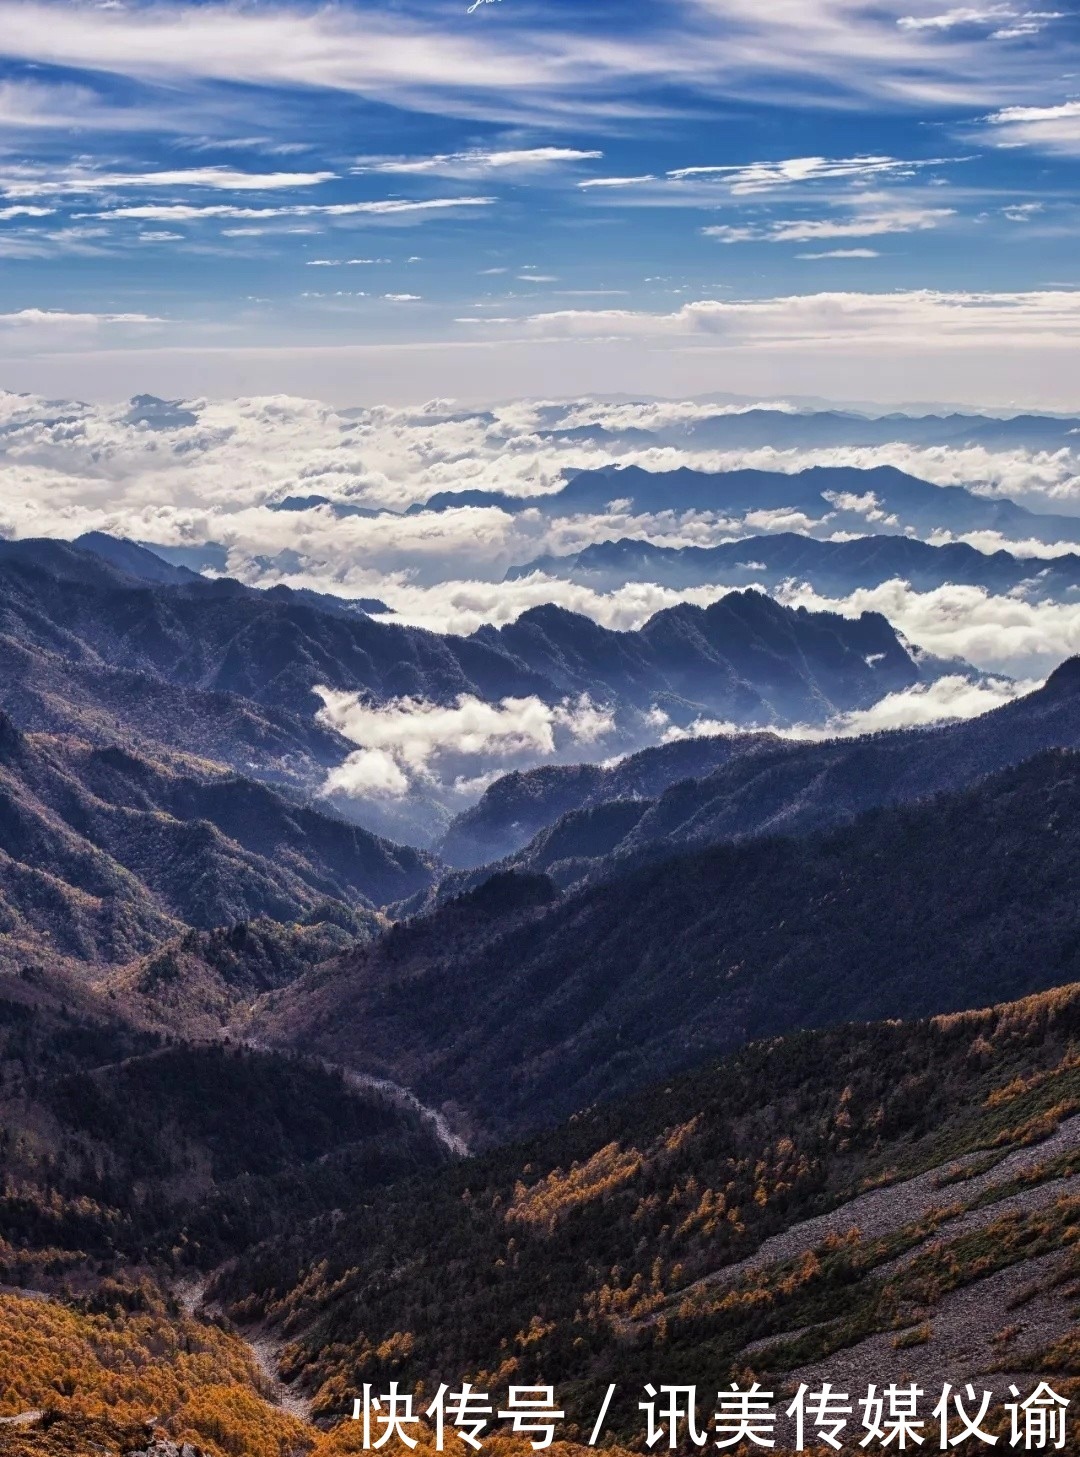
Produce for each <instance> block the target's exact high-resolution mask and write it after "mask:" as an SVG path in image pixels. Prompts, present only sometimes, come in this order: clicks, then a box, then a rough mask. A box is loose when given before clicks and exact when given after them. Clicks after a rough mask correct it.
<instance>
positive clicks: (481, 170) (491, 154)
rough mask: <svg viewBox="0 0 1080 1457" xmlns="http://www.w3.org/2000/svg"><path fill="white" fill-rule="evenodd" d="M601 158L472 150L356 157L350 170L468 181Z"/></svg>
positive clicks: (556, 150) (547, 150)
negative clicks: (398, 155) (416, 155)
mask: <svg viewBox="0 0 1080 1457" xmlns="http://www.w3.org/2000/svg"><path fill="white" fill-rule="evenodd" d="M603 155H604V154H603V152H597V151H580V150H578V149H577V148H574V147H518V148H503V149H498V148H496V149H484V148H480V147H474V148H472V149H470V150H469V151H465V152H442V153H438V154H436V155H435V156H431V157H358V158H357V160H356V163H355V165H354V166H353V168H352V171H353V172H356V173H364V172H379V173H391V174H400V175H404V176H434V177H465V178H467V177H481V176H484V175H487V174H490V173H504V174H510V173H517V172H537V171H546V170H548V169H551V168H554V167H558V166H565V165H566V164H567V163H571V162H588V161H592V160H595V159H598V158H601V157H603Z"/></svg>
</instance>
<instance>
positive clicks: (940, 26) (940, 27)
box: [896, 5, 1065, 40]
mask: <svg viewBox="0 0 1080 1457" xmlns="http://www.w3.org/2000/svg"><path fill="white" fill-rule="evenodd" d="M1064 19H1065V12H1064V11H1062V10H1018V9H1017V8H1016V7H1015V6H1012V5H985V6H977V5H957V6H954V7H953V9H951V10H943V11H940V12H939V13H938V14H930V15H901V16H900V18H899V19H898V20H897V22H896V23H897V25H898V26H899V27H900V29H901V30H907V31H937V32H939V33H942V32H950V31H956V30H967V29H974V30H980V31H988V32H989V34H990V38H991V39H992V40H1015V39H1018V38H1020V37H1022V36H1031V35H1038V34H1039V32H1040V31H1042V30H1044V29H1045V28H1046V27H1047V26H1048V25H1049V24H1050V23H1051V22H1052V21H1055V20H1064Z"/></svg>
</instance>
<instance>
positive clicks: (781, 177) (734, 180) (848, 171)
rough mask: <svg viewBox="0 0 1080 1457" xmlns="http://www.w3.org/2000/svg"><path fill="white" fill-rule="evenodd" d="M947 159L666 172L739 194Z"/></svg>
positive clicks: (899, 172)
mask: <svg viewBox="0 0 1080 1457" xmlns="http://www.w3.org/2000/svg"><path fill="white" fill-rule="evenodd" d="M945 160H946V159H944V158H941V157H936V158H933V159H929V160H923V161H914V162H913V161H902V160H900V159H899V158H897V157H883V156H875V155H872V154H867V155H864V156H858V157H788V158H786V159H785V160H784V161H781V162H749V163H741V164H734V165H731V164H729V165H725V166H710V167H679V168H676V169H675V170H674V171H672V172H668V173H667V174H666V175H667V176H668V177H669V178H671V179H672V180H673V181H675V182H688V181H697V180H701V179H709V178H716V179H717V180H720V181H722V182H724V183H725V184H726V186H727V187H728V188H729V189H730V190H731V192H732V193H734V194H736V195H740V194H749V193H756V192H771V191H773V190H774V189H776V188H782V187H789V186H791V185H792V184H793V183H807V182H834V181H837V180H838V179H844V180H848V179H855V180H859V181H865V180H867V179H869V178H872V177H873V178H880V177H892V178H900V177H912V176H914V175H915V173H916V172H918V171H919V170H921V169H925V168H927V167H938V166H940V165H941V164H942V163H943V161H945Z"/></svg>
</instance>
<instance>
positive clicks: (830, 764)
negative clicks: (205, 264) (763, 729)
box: [440, 658, 1080, 895]
mask: <svg viewBox="0 0 1080 1457" xmlns="http://www.w3.org/2000/svg"><path fill="white" fill-rule="evenodd" d="M1078 746H1080V659H1078V658H1071V659H1069V660H1068V661H1066V662H1065V663H1063V664H1062V665H1061V667H1060V668H1058V669H1056V670H1055V672H1054V673H1052V674H1051V676H1050V678H1049V679H1048V680H1047V682H1046V684H1045V685H1044V686H1043V687H1042V688H1040V689H1037V690H1036V691H1035V692H1033V693H1030V694H1027V695H1026V696H1025V697H1023V698H1019V699H1016V700H1015V701H1013V702H1012V703H1008V704H1005V705H1003V706H1002V707H1001V708H997V709H994V710H992V711H991V712H990V713H986V714H982V715H980V716H979V717H978V718H974V719H968V720H965V721H962V722H958V723H950V724H942V725H934V726H933V727H930V728H925V729H904V730H897V731H895V732H889V733H878V734H870V735H865V736H862V737H858V738H849V739H832V740H827V741H825V742H815V741H807V740H790V739H789V740H784V739H780V738H778V737H777V736H775V735H772V734H767V733H766V734H748V735H736V736H734V737H723V736H722V737H719V738H716V739H704V740H698V741H693V742H692V743H687V742H685V741H682V742H677V743H673V744H666V745H662V746H660V747H658V748H655V749H651V750H648V751H646V752H645V753H643V754H639V755H635V756H634V757H632V758H629V759H626V760H624V761H622V762H621V763H620V764H618V765H616V766H614V767H613V768H610V769H600V768H597V767H594V766H573V767H563V766H558V765H552V766H547V767H544V768H541V769H534V770H530V771H528V772H525V773H520V774H509V775H506V776H504V777H503V778H501V779H497V780H496V781H495V782H494V784H492V785H491V786H490V787H489V788H488V789H487V790H485V792H484V794H483V796H482V797H481V799H480V800H479V801H478V803H477V804H476V805H474V806H473V808H472V809H471V810H468V811H466V812H465V813H464V814H462V815H460V816H458V818H457V819H456V820H455V821H454V822H453V823H452V824H451V826H450V828H449V830H448V831H447V834H446V836H445V838H444V840H443V842H442V845H443V849H444V853H445V855H446V858H447V859H448V860H450V862H451V863H459V864H460V863H468V862H469V858H470V857H472V858H473V863H475V857H476V856H478V855H479V854H480V852H481V850H482V847H483V845H484V844H485V843H488V844H490V845H491V846H492V847H493V849H492V854H490V855H489V856H487V857H485V858H487V859H488V860H497V859H498V856H499V848H500V847H501V846H503V845H506V844H507V843H508V842H509V843H513V842H514V841H515V840H516V841H517V842H518V844H519V845H521V846H522V848H521V849H520V851H519V852H517V853H511V855H510V856H509V857H508V858H507V859H506V860H505V861H504V863H503V865H502V866H501V867H500V868H504V869H505V868H521V869H530V870H542V871H551V872H552V873H554V874H555V875H556V877H557V878H559V879H560V880H563V881H569V880H573V879H576V878H580V877H581V876H582V875H602V874H607V873H612V872H613V871H618V870H620V869H624V868H627V866H628V864H631V863H633V861H632V858H630V857H633V856H636V855H639V854H640V853H642V852H648V853H653V852H656V853H660V852H663V851H664V850H665V849H668V850H670V849H672V848H675V847H678V846H681V845H693V844H707V843H712V842H715V841H719V840H725V839H733V838H739V837H744V836H749V835H756V834H764V833H785V834H786V833H806V832H807V831H809V830H813V829H820V828H824V827H826V826H828V825H834V824H838V823H843V822H844V821H845V820H848V819H850V818H851V817H852V816H853V815H855V814H858V813H860V812H861V811H863V810H866V809H869V808H871V807H873V806H875V805H879V804H896V803H904V802H907V801H911V800H917V799H920V798H924V797H925V796H927V795H929V794H933V793H935V792H937V791H940V790H945V789H955V788H959V787H961V786H962V785H965V784H969V783H971V782H973V781H974V780H976V779H978V778H980V777H981V776H982V775H984V774H989V773H992V772H993V771H994V770H997V769H1001V768H1005V767H1006V766H1008V765H1010V764H1017V763H1020V762H1021V761H1022V760H1024V759H1026V758H1029V757H1031V756H1032V755H1033V754H1036V753H1039V752H1040V751H1041V750H1043V749H1049V748H1075V747H1078ZM710 758H713V759H714V762H715V768H713V769H712V770H711V771H707V772H705V773H704V774H703V773H702V772H701V769H700V768H699V767H698V766H700V765H703V764H704V765H707V763H708V760H709V759H710ZM695 759H696V763H695ZM665 780H666V781H667V783H666V784H665ZM651 786H656V788H652V787H651ZM657 789H659V790H660V791H661V792H660V793H657ZM620 799H621V800H633V801H635V802H636V808H635V810H633V811H631V810H630V808H629V806H627V807H626V808H625V809H624V810H623V811H622V814H623V820H622V821H620V823H623V824H625V825H626V828H625V830H624V832H623V834H621V835H619V836H618V837H617V838H616V839H615V840H614V841H611V842H610V843H607V844H606V847H605V848H604V849H603V850H602V851H599V852H597V851H595V850H593V849H591V848H590V845H595V844H596V843H602V844H603V843H604V841H605V835H606V834H607V830H606V826H607V825H608V824H609V823H610V822H611V819H612V816H611V814H609V813H608V812H606V811H605V810H604V808H603V806H604V805H605V804H606V803H607V802H609V801H613V800H620ZM563 816H565V817H566V818H565V819H563V818H562V817H563ZM530 831H531V832H533V833H534V834H535V835H536V839H535V840H534V842H533V843H531V844H525V843H524V842H525V837H526V836H527V835H528V834H529V832H530ZM608 839H609V840H610V837H608ZM597 855H601V856H603V857H605V858H603V859H601V860H600V861H599V863H597V864H591V865H590V864H588V863H586V862H588V861H589V860H593V859H596V858H597ZM606 857H610V858H606ZM478 873H479V874H480V875H482V874H484V873H490V868H489V869H488V870H487V871H486V872H485V871H484V870H481V871H480V872H478ZM476 879H477V876H476V875H471V876H453V875H452V876H449V877H448V878H447V879H446V881H445V883H444V885H443V886H442V887H441V889H440V893H441V894H443V895H446V894H452V893H454V892H455V891H456V890H460V889H464V888H466V887H467V886H468V885H469V884H471V883H474V882H475V880H476Z"/></svg>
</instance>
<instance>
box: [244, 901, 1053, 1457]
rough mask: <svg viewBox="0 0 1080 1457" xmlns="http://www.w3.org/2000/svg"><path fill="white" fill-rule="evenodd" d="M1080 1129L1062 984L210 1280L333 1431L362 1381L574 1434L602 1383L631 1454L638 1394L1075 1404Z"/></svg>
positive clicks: (375, 1213) (795, 1062)
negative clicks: (957, 1391)
mask: <svg viewBox="0 0 1080 1457" xmlns="http://www.w3.org/2000/svg"><path fill="white" fill-rule="evenodd" d="M921 889H922V887H920V886H913V887H912V894H913V896H914V895H916V894H917V893H918V892H919V890H921ZM882 899H884V895H883V897H882ZM888 930H889V927H888V925H884V926H883V927H882V935H883V936H886V935H887V934H888ZM1078 1115H1080V989H1078V987H1077V986H1075V985H1073V986H1070V987H1066V988H1062V989H1059V990H1055V991H1052V992H1047V993H1043V994H1041V995H1038V996H1034V997H1031V998H1029V999H1027V1000H1025V1001H1021V1002H1018V1003H1011V1004H1007V1005H1002V1006H998V1007H996V1008H994V1009H992V1010H990V1011H980V1012H966V1013H962V1014H957V1015H953V1016H947V1017H938V1018H935V1019H933V1020H931V1021H923V1022H916V1023H913V1024H901V1023H898V1022H886V1023H874V1024H871V1025H869V1026H866V1025H862V1026H845V1027H839V1028H834V1029H831V1030H828V1031H818V1032H803V1033H798V1034H792V1035H789V1036H786V1037H784V1038H781V1039H778V1040H771V1041H766V1042H759V1043H756V1044H755V1045H754V1046H752V1047H749V1048H746V1049H744V1050H743V1051H741V1052H739V1053H736V1054H734V1055H733V1056H730V1057H728V1058H726V1059H725V1060H723V1061H721V1062H720V1063H719V1064H715V1065H712V1066H707V1067H704V1068H702V1069H700V1070H698V1071H696V1072H694V1073H692V1074H690V1075H688V1076H685V1077H680V1078H675V1079H669V1080H668V1081H667V1082H664V1083H659V1084H656V1085H655V1086H652V1087H650V1088H649V1089H647V1090H646V1091H639V1092H637V1093H636V1094H635V1095H634V1096H633V1097H632V1098H630V1099H629V1100H627V1101H625V1102H622V1103H618V1104H614V1105H607V1106H603V1107H599V1108H593V1109H590V1110H588V1111H586V1112H583V1113H580V1114H578V1115H576V1116H575V1117H574V1118H573V1119H571V1120H570V1121H569V1122H568V1123H566V1124H564V1125H563V1126H562V1127H560V1128H557V1129H555V1130H553V1131H551V1132H548V1133H544V1134H542V1135H540V1136H538V1137H535V1138H533V1139H532V1140H530V1141H529V1142H526V1143H522V1144H520V1145H517V1146H511V1147H507V1148H503V1149H500V1150H496V1151H494V1152H492V1153H490V1154H489V1155H486V1156H484V1157H482V1158H481V1159H479V1160H473V1161H470V1162H469V1163H466V1164H463V1165H460V1166H457V1167H455V1168H453V1169H451V1170H448V1171H446V1172H445V1173H444V1174H440V1175H436V1176H435V1177H433V1178H428V1179H426V1180H425V1181H423V1182H422V1183H416V1182H414V1183H410V1184H407V1185H404V1186H402V1187H400V1188H394V1189H391V1190H389V1191H387V1192H385V1193H384V1194H382V1195H380V1197H379V1198H378V1199H377V1200H372V1201H370V1202H368V1203H367V1204H366V1205H365V1206H364V1207H362V1208H359V1209H355V1210H353V1211H351V1212H350V1213H349V1214H348V1215H347V1216H346V1217H345V1218H344V1219H343V1220H338V1221H330V1220H326V1219H324V1220H322V1221H319V1222H317V1223H315V1224H313V1225H311V1226H310V1227H309V1228H307V1229H305V1230H303V1231H299V1232H298V1233H297V1234H296V1236H295V1237H291V1238H286V1239H282V1240H275V1241H273V1242H271V1243H269V1244H267V1245H264V1246H263V1247H262V1248H260V1249H256V1250H253V1251H250V1252H247V1253H245V1255H244V1256H243V1257H242V1258H241V1260H240V1261H239V1262H238V1263H237V1264H236V1265H234V1266H232V1267H231V1268H230V1269H228V1270H227V1271H224V1272H223V1273H222V1275H221V1277H220V1278H219V1280H218V1282H217V1285H218V1289H219V1291H220V1292H221V1293H222V1294H223V1295H224V1296H226V1297H227V1298H228V1299H229V1300H230V1301H231V1302H232V1305H231V1308H232V1309H233V1311H234V1313H236V1314H239V1315H242V1316H243V1317H244V1318H245V1319H248V1318H250V1317H251V1316H252V1315H253V1314H256V1313H258V1314H263V1315H266V1316H268V1317H269V1318H270V1319H271V1320H272V1321H273V1322H275V1323H276V1325H277V1326H278V1328H279V1329H280V1331H281V1333H282V1335H283V1336H285V1337H287V1338H288V1339H289V1340H290V1341H291V1343H292V1344H291V1345H290V1347H289V1352H288V1355H287V1358H286V1362H285V1371H286V1374H287V1375H289V1376H292V1377H294V1378H296V1379H297V1380H298V1381H299V1382H300V1383H301V1384H302V1385H303V1387H304V1388H305V1389H306V1390H308V1391H311V1392H313V1393H314V1394H315V1399H316V1410H323V1411H325V1412H326V1413H327V1414H328V1415H330V1414H332V1413H335V1412H338V1411H340V1410H341V1407H342V1402H343V1398H344V1394H345V1393H347V1392H350V1391H353V1390H355V1389H356V1388H357V1386H358V1384H359V1383H360V1382H362V1381H370V1382H372V1383H373V1388H374V1389H375V1390H385V1389H386V1387H385V1383H386V1381H388V1380H390V1379H397V1380H399V1381H401V1382H402V1383H403V1384H404V1386H405V1388H406V1389H412V1387H413V1386H414V1384H415V1383H417V1382H418V1381H423V1382H425V1383H426V1384H428V1385H429V1386H430V1385H431V1384H433V1383H434V1384H437V1383H438V1382H440V1381H446V1382H451V1383H455V1384H456V1383H457V1382H458V1381H459V1380H461V1379H471V1380H474V1381H476V1382H478V1383H479V1384H480V1386H481V1387H482V1388H483V1389H496V1390H497V1389H499V1388H501V1387H502V1386H503V1385H504V1384H505V1383H506V1382H508V1381H514V1382H521V1383H524V1384H531V1383H533V1382H539V1381H543V1382H548V1383H555V1385H556V1387H557V1389H558V1391H559V1394H560V1397H561V1398H562V1399H563V1401H564V1402H565V1404H566V1405H567V1407H568V1409H569V1420H570V1421H571V1422H572V1423H573V1422H576V1423H578V1424H580V1427H581V1429H582V1430H583V1431H584V1432H585V1433H587V1432H588V1430H589V1428H590V1426H591V1423H592V1421H593V1419H594V1418H595V1414H596V1413H597V1412H598V1411H599V1409H600V1406H601V1403H602V1399H603V1394H604V1392H605V1390H606V1388H607V1385H608V1383H609V1382H614V1383H616V1384H617V1397H616V1401H615V1405H614V1407H613V1409H612V1413H611V1421H610V1424H609V1426H608V1428H607V1430H608V1432H609V1434H610V1435H614V1436H615V1437H616V1438H619V1439H623V1440H628V1441H631V1442H633V1443H634V1444H635V1445H640V1444H641V1443H642V1442H643V1439H644V1430H643V1427H644V1420H643V1417H642V1415H641V1412H640V1411H639V1409H638V1402H639V1400H641V1394H642V1392H641V1389H642V1387H643V1386H644V1384H645V1383H646V1382H653V1383H654V1384H656V1385H659V1384H660V1383H663V1382H671V1383H689V1384H696V1385H698V1386H699V1387H701V1386H702V1384H703V1383H704V1390H705V1391H706V1393H708V1394H711V1393H712V1392H715V1390H716V1388H717V1386H722V1385H723V1384H724V1383H726V1382H728V1381H736V1380H737V1381H738V1382H739V1384H740V1385H741V1386H742V1387H743V1388H744V1389H745V1388H746V1387H748V1386H749V1384H750V1382H751V1381H752V1380H754V1379H755V1378H756V1379H758V1380H760V1381H761V1383H762V1385H763V1387H764V1388H765V1389H766V1390H768V1391H777V1392H785V1391H786V1392H787V1393H788V1394H790V1392H791V1390H792V1389H793V1388H794V1386H795V1385H796V1384H797V1383H798V1382H799V1380H801V1379H807V1380H813V1381H815V1382H817V1383H820V1382H821V1381H822V1380H832V1382H833V1384H834V1387H838V1388H839V1389H840V1390H842V1391H850V1392H852V1393H856V1394H860V1395H861V1394H864V1393H865V1391H866V1388H867V1386H868V1385H869V1384H870V1383H871V1382H874V1383H876V1384H877V1386H878V1387H879V1389H880V1388H881V1387H882V1386H883V1385H884V1384H886V1383H888V1382H889V1381H892V1380H899V1379H901V1378H903V1380H905V1381H910V1380H911V1375H912V1373H914V1374H915V1375H916V1376H917V1377H919V1378H921V1380H920V1385H922V1386H923V1387H924V1390H926V1391H930V1392H931V1393H932V1395H931V1399H930V1400H931V1404H932V1402H933V1401H934V1400H936V1396H937V1394H939V1393H940V1389H941V1385H942V1382H943V1381H944V1380H949V1381H951V1382H953V1383H957V1382H961V1381H969V1380H975V1381H976V1384H977V1385H979V1386H981V1385H982V1384H984V1382H985V1384H987V1385H988V1386H989V1387H990V1388H991V1389H993V1388H995V1387H996V1388H997V1390H998V1391H999V1393H1000V1394H1001V1395H1004V1394H1005V1388H1006V1387H1007V1384H1008V1383H1009V1382H1010V1381H1013V1380H1019V1381H1020V1382H1021V1383H1022V1384H1024V1385H1026V1386H1028V1387H1029V1388H1030V1386H1031V1385H1032V1384H1034V1382H1035V1380H1036V1379H1038V1378H1039V1377H1048V1378H1049V1379H1051V1380H1052V1381H1053V1383H1054V1386H1055V1388H1056V1389H1057V1390H1059V1391H1063V1392H1065V1393H1068V1392H1069V1391H1074V1390H1075V1389H1076V1386H1077V1383H1076V1380H1075V1378H1076V1376H1077V1374H1078V1359H1080V1350H1078V1348H1077V1341H1076V1326H1075V1321H1074V1319H1073V1315H1072V1304H1073V1303H1074V1302H1075V1297H1076V1288H1077V1286H1076V1282H1077V1278H1078V1277H1080V1263H1078V1257H1077V1214H1078V1211H1080V1116H1078ZM448 1271H449V1272H451V1274H452V1278H447V1272H448ZM905 1373H906V1374H905ZM1070 1378H1071V1379H1070ZM706 1399H708V1395H707V1397H706ZM1006 1399H1007V1398H1006ZM708 1410H709V1411H710V1412H711V1410H712V1407H711V1406H710V1407H709V1408H708ZM927 1415H928V1413H927ZM856 1435H858V1433H856ZM781 1445H784V1444H783V1443H781ZM792 1445H793V1443H792ZM851 1450H858V1446H857V1442H856V1441H855V1440H854V1439H853V1440H852V1443H851Z"/></svg>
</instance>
